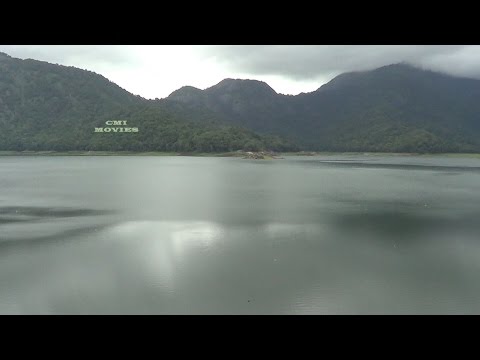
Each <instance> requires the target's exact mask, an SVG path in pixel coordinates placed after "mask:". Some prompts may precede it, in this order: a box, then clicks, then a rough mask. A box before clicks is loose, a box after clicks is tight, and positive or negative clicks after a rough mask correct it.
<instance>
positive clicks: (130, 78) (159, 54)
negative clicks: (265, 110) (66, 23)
mask: <svg viewBox="0 0 480 360" xmlns="http://www.w3.org/2000/svg"><path fill="white" fill-rule="evenodd" d="M0 51H2V52H6V53H7V54H9V55H11V56H14V57H19V58H22V59H26V58H32V59H37V60H43V61H48V62H51V63H55V64H61V65H67V66H75V67H78V68H81V69H87V70H91V71H94V72H96V73H99V74H102V75H103V76H105V77H107V78H108V79H109V80H111V81H113V82H115V83H117V84H119V85H120V86H121V87H123V88H125V89H126V90H128V91H130V92H131V93H133V94H135V95H140V96H142V97H145V98H148V99H154V98H163V97H166V96H168V95H169V94H170V93H171V92H173V91H175V90H176V89H178V88H180V87H182V86H185V85H190V86H195V87H197V88H200V89H205V88H207V87H210V86H212V85H214V84H216V83H218V82H220V81H221V80H223V79H225V78H244V79H256V80H261V81H265V82H267V83H268V84H269V85H270V86H272V87H273V88H274V89H275V90H276V91H277V92H278V93H283V94H291V95H296V94H298V93H301V92H310V91H314V90H316V89H317V88H319V87H320V86H321V85H323V84H324V83H326V82H328V81H330V80H331V79H332V78H333V77H335V76H336V75H339V74H341V73H344V72H348V71H361V70H371V69H374V68H377V67H380V66H383V65H388V64H393V63H399V62H408V63H410V64H412V65H416V66H419V67H422V68H425V69H430V70H435V71H441V72H445V73H449V74H452V75H456V76H465V77H472V78H480V46H477V45H0Z"/></svg>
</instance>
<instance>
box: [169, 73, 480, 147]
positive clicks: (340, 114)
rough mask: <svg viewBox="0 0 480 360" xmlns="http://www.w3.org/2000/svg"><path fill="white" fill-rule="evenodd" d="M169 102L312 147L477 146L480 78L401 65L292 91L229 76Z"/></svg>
mask: <svg viewBox="0 0 480 360" xmlns="http://www.w3.org/2000/svg"><path fill="white" fill-rule="evenodd" d="M168 99H170V100H172V101H176V102H181V103H188V104H196V105H202V106H205V107H207V108H208V109H211V110H212V111H215V112H216V113H218V114H221V115H222V116H223V117H224V118H226V119H228V120H229V121H230V122H231V123H233V124H236V125H240V126H245V127H248V128H250V129H252V130H254V131H258V132H260V133H267V134H276V135H281V136H286V137H288V138H290V139H291V140H293V141H296V142H298V143H300V144H302V145H303V147H305V148H307V149H311V150H330V151H386V152H479V151H480V102H479V101H478V99H480V81H479V80H473V79H463V78H455V77H451V76H447V75H444V74H440V73H435V72H431V71H424V70H421V69H418V68H415V67H412V66H409V65H406V64H396V65H390V66H385V67H382V68H379V69H376V70H373V71H367V72H357V73H347V74H343V75H340V76H338V77H336V78H335V79H333V80H332V81H331V82H329V83H328V84H326V85H324V86H322V87H321V88H320V89H318V90H317V91H314V92H312V93H308V94H300V95H297V96H285V95H281V94H277V93H275V91H274V90H273V89H271V88H270V87H269V86H268V85H267V84H265V83H262V82H259V81H253V80H250V81H248V80H232V79H227V80H224V81H222V82H220V83H219V84H217V85H215V86H213V87H211V88H209V89H206V90H204V91H202V90H198V89H194V88H189V87H185V88H182V89H180V90H177V91H176V92H174V93H172V94H171V95H170V96H169V97H168Z"/></svg>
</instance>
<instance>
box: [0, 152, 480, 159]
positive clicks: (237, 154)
mask: <svg viewBox="0 0 480 360" xmlns="http://www.w3.org/2000/svg"><path fill="white" fill-rule="evenodd" d="M245 154H246V152H236V151H235V152H226V153H178V152H157V151H146V152H133V151H0V157H3V156H190V157H237V158H243V157H245ZM338 155H342V156H425V157H435V156H446V157H469V158H480V154H476V153H432V154H421V153H381V152H378V153H377V152H323V151H322V152H285V153H278V156H282V157H284V156H285V157H292V156H302V157H317V156H338Z"/></svg>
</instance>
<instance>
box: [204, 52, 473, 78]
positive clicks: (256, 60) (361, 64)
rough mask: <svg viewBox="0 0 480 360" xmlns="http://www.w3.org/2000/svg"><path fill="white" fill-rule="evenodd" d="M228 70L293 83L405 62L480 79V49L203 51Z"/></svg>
mask: <svg viewBox="0 0 480 360" xmlns="http://www.w3.org/2000/svg"><path fill="white" fill-rule="evenodd" d="M202 52H203V55H204V56H214V57H215V58H216V60H217V61H219V62H220V63H222V64H223V65H224V66H227V67H228V68H229V69H231V70H235V71H239V72H245V73H251V74H255V75H280V76H284V77H288V78H290V79H292V80H311V79H316V78H325V77H333V76H334V75H337V74H340V73H343V72H348V71H362V70H371V69H374V68H377V67H380V66H383V65H390V64H393V63H399V62H408V63H411V64H413V65H417V66H420V67H423V68H426V69H431V70H437V71H441V72H446V73H450V74H452V75H457V76H468V77H475V78H480V46H465V45H225V46H208V47H205V48H202Z"/></svg>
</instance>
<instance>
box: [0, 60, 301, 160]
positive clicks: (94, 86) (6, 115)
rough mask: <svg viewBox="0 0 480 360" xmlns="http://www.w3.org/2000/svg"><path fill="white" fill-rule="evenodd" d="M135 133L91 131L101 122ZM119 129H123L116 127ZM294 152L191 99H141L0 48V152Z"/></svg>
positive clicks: (89, 75)
mask: <svg viewBox="0 0 480 360" xmlns="http://www.w3.org/2000/svg"><path fill="white" fill-rule="evenodd" d="M110 120H115V121H117V120H122V121H127V124H128V126H129V127H135V128H138V129H139V130H138V133H113V132H112V133H108V134H107V133H95V129H96V128H100V127H105V126H107V125H105V123H106V121H110ZM122 131H123V130H122ZM239 149H244V150H260V149H268V150H276V151H285V150H295V149H297V147H296V146H294V145H293V144H291V143H288V142H286V141H284V140H282V139H280V138H279V137H278V136H260V135H257V134H255V133H254V132H253V131H251V130H247V129H244V128H240V127H238V126H232V125H231V124H228V123H227V122H226V121H225V120H224V119H223V118H222V116H221V115H220V114H218V113H215V112H214V111H211V110H209V109H208V108H206V107H203V106H201V105H198V106H197V105H195V104H178V103H177V102H172V101H169V100H165V99H163V100H159V101H153V100H146V99H143V98H142V97H140V96H135V95H133V94H131V93H129V92H128V91H126V90H124V89H122V88H121V87H119V86H118V85H116V84H114V83H113V82H111V81H109V80H108V79H106V78H105V77H103V76H102V75H99V74H96V73H94V72H91V71H87V70H81V69H77V68H74V67H68V66H62V65H54V64H50V63H46V62H42V61H37V60H31V59H27V60H21V59H16V58H13V57H10V56H8V55H7V54H4V53H0V150H17V151H23V150H33V151H36V150H56V151H69V150H109V151H120V150H124V151H127V150H128V151H177V152H195V151H204V152H214V151H215V152H221V151H234V150H239Z"/></svg>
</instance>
